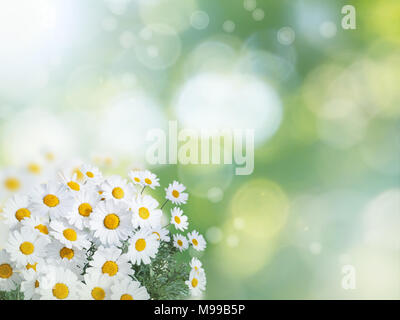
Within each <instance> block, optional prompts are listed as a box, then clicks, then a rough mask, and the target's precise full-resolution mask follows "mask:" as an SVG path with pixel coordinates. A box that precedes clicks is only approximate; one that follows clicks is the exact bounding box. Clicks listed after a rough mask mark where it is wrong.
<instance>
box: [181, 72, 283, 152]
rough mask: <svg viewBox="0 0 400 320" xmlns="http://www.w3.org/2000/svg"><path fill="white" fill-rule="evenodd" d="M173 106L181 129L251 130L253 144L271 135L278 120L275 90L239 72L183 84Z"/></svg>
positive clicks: (204, 75) (210, 75) (205, 76)
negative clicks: (253, 135) (252, 132)
mask: <svg viewBox="0 0 400 320" xmlns="http://www.w3.org/2000/svg"><path fill="white" fill-rule="evenodd" d="M174 105H175V113H176V116H177V118H178V120H179V121H180V123H181V124H182V126H183V127H187V128H191V129H198V130H200V129H204V130H213V129H214V130H222V129H231V130H234V129H242V130H246V129H252V130H255V143H256V144H258V143H261V142H264V141H266V140H268V139H269V138H270V137H271V136H272V135H274V133H275V132H276V131H277V129H278V128H279V126H280V123H281V120H282V105H281V101H280V98H279V96H278V95H277V93H276V91H275V90H274V89H273V88H272V87H271V86H269V85H268V84H267V83H265V82H263V81H261V80H260V79H258V78H257V77H254V76H251V75H243V74H240V73H232V74H219V73H201V74H198V75H196V76H195V77H193V78H191V79H189V80H188V81H186V83H185V84H184V85H183V87H182V88H181V89H180V91H179V93H178V95H177V97H176V102H175V104H174Z"/></svg>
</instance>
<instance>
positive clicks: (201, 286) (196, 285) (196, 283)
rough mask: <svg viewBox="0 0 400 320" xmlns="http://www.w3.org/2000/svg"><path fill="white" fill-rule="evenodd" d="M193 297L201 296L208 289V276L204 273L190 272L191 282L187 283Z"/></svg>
mask: <svg viewBox="0 0 400 320" xmlns="http://www.w3.org/2000/svg"><path fill="white" fill-rule="evenodd" d="M185 283H186V285H187V286H188V287H189V290H190V293H191V294H192V295H193V296H199V295H200V294H201V293H202V291H204V290H205V289H206V276H205V274H204V273H197V272H190V275H189V281H185Z"/></svg>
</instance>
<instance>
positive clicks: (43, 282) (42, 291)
mask: <svg viewBox="0 0 400 320" xmlns="http://www.w3.org/2000/svg"><path fill="white" fill-rule="evenodd" d="M38 281H39V283H40V285H39V295H40V299H41V300H76V299H77V298H78V295H77V285H78V277H77V276H76V274H74V273H73V272H72V271H71V270H69V269H65V268H63V267H55V266H49V267H47V268H46V270H44V272H43V275H42V276H40V277H39V280H38Z"/></svg>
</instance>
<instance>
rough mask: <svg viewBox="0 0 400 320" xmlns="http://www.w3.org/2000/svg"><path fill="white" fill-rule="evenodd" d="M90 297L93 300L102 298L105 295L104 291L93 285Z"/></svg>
mask: <svg viewBox="0 0 400 320" xmlns="http://www.w3.org/2000/svg"><path fill="white" fill-rule="evenodd" d="M92 297H93V299H94V300H104V298H105V297H106V292H105V291H104V289H103V288H100V287H95V288H93V290H92Z"/></svg>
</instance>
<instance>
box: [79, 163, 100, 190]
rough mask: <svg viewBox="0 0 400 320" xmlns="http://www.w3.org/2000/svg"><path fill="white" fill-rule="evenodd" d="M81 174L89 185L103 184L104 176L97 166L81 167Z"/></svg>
mask: <svg viewBox="0 0 400 320" xmlns="http://www.w3.org/2000/svg"><path fill="white" fill-rule="evenodd" d="M81 172H82V174H83V176H84V179H85V181H86V182H87V183H89V184H94V185H98V184H101V183H102V182H103V174H102V173H101V171H100V170H99V168H97V167H95V166H92V165H89V164H84V165H82V167H81Z"/></svg>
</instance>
